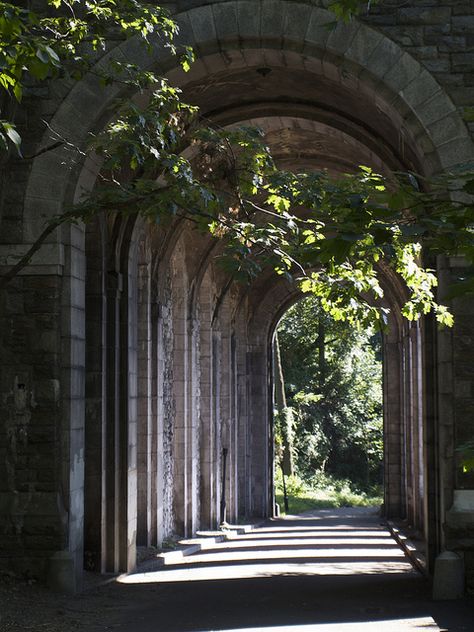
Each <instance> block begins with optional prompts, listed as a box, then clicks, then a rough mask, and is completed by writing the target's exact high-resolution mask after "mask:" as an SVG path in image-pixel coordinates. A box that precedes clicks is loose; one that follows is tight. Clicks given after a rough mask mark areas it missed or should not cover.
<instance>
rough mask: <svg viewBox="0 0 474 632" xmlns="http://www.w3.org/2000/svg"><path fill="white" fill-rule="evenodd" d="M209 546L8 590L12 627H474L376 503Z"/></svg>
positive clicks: (2, 619) (468, 607) (148, 631)
mask: <svg viewBox="0 0 474 632" xmlns="http://www.w3.org/2000/svg"><path fill="white" fill-rule="evenodd" d="M207 547H208V548H205V549H204V550H201V551H199V552H197V553H195V554H193V555H189V556H187V557H181V558H180V557H179V556H171V557H169V558H168V559H167V561H166V564H165V565H164V566H163V565H160V564H159V560H151V561H150V560H148V561H146V562H144V563H143V564H142V565H141V567H140V569H139V570H138V571H137V572H136V573H134V574H133V575H128V576H122V577H121V578H119V580H118V581H116V582H109V583H108V584H105V585H102V586H89V588H88V589H87V590H86V591H85V592H83V593H82V594H80V595H77V596H75V597H60V596H56V595H52V594H51V593H48V592H47V591H45V590H44V589H41V588H40V587H37V588H35V587H34V586H24V587H23V588H21V589H19V590H17V591H16V592H15V593H12V592H9V593H4V595H3V597H4V599H3V606H2V603H1V602H2V598H1V597H2V594H1V591H0V632H20V631H21V632H25V631H28V632H106V631H114V632H210V631H220V632H223V631H225V632H256V631H257V630H259V631H262V632H310V631H315V632H356V631H357V632H406V631H409V630H424V631H425V632H439V631H440V630H449V631H450V632H474V599H473V598H472V597H471V598H468V599H464V600H459V601H454V602H433V601H432V600H431V597H430V592H431V591H430V585H429V582H428V581H427V580H426V579H425V578H424V577H423V576H422V575H420V574H419V573H418V571H416V570H414V569H413V568H412V566H411V564H410V563H409V562H408V560H407V559H406V558H405V556H404V554H403V553H402V551H401V550H400V548H399V547H398V545H397V544H396V543H395V541H394V540H393V539H392V537H391V536H390V533H389V532H388V530H387V528H386V527H385V525H384V524H383V522H382V521H381V520H380V518H379V517H378V515H377V514H376V513H375V512H374V510H370V509H360V508H357V509H344V510H318V511H314V512H311V513H307V514H304V515H302V516H294V517H288V518H286V519H279V520H272V521H268V522H267V523H265V524H264V525H262V526H261V527H259V528H257V529H255V530H254V531H251V532H248V533H242V534H234V535H233V536H232V537H231V538H230V539H228V540H227V541H223V542H217V543H215V542H213V541H211V540H209V542H208V544H207ZM35 595H36V596H35ZM5 597H6V598H5ZM6 602H8V603H6ZM15 604H16V606H15V607H13V606H14V605H15ZM5 612H6V613H7V616H5V614H4V613H5Z"/></svg>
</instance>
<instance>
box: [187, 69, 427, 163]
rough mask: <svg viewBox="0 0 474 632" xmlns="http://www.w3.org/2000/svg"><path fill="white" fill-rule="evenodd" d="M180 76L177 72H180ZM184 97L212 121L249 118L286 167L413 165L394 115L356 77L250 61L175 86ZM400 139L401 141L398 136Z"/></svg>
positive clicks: (412, 155)
mask: <svg viewBox="0 0 474 632" xmlns="http://www.w3.org/2000/svg"><path fill="white" fill-rule="evenodd" d="M183 79H184V80H185V78H183ZM182 88H183V91H184V98H185V99H186V100H188V102H190V103H193V104H196V105H198V106H199V108H200V110H201V112H202V114H203V115H204V116H205V117H207V118H209V119H210V120H213V121H215V122H217V123H219V124H220V125H232V124H236V123H242V122H245V123H248V122H254V123H257V124H258V125H259V126H260V127H262V128H264V129H266V130H268V136H267V142H269V144H270V146H271V147H272V149H273V150H274V151H275V153H276V155H278V156H279V157H280V158H281V159H282V160H284V162H285V166H289V163H290V162H291V156H293V158H294V159H297V160H298V162H299V166H300V168H313V169H314V168H328V169H330V170H335V171H350V170H353V169H354V168H355V167H357V165H360V164H370V165H371V166H374V167H375V168H377V169H382V168H383V166H384V165H385V167H384V168H383V170H384V171H390V170H404V169H411V170H414V171H417V172H419V171H421V156H419V155H418V154H417V151H416V145H415V144H414V143H412V144H410V143H408V144H407V143H406V142H405V140H404V139H401V138H400V128H401V119H399V116H398V115H397V113H396V111H393V112H391V111H390V108H389V107H388V106H387V105H386V104H384V103H383V102H382V100H379V101H376V100H375V101H374V98H373V94H372V95H371V94H369V91H368V89H367V90H363V89H362V88H361V85H360V84H359V83H351V82H348V83H347V85H343V84H341V83H337V82H336V81H331V80H330V79H328V78H327V77H325V76H322V75H318V74H315V73H313V72H309V71H306V70H304V69H296V68H287V67H270V66H254V67H247V68H245V69H235V70H231V69H229V70H228V71H226V72H222V71H221V72H216V73H215V74H208V75H207V76H206V77H205V78H199V79H197V80H194V81H193V80H192V79H191V80H190V81H187V82H185V83H183V84H182ZM402 140H403V142H402Z"/></svg>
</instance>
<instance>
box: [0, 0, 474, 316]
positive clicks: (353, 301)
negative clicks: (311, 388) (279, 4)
mask: <svg viewBox="0 0 474 632" xmlns="http://www.w3.org/2000/svg"><path fill="white" fill-rule="evenodd" d="M362 6H364V3H360V2H356V1H354V0H340V1H339V2H332V3H330V8H331V9H332V10H333V12H334V13H335V14H336V17H338V18H340V19H349V18H350V17H351V16H352V15H354V14H355V13H357V11H358V10H359V9H360V8H361V7H362ZM46 7H47V10H46V11H44V12H42V13H40V12H34V11H32V10H30V9H24V8H22V7H20V6H17V5H14V4H9V3H0V11H1V13H0V42H1V47H0V85H1V86H2V87H3V89H4V90H6V91H7V92H8V94H9V95H10V96H11V98H12V99H14V100H15V99H16V100H17V101H19V100H21V98H22V94H23V91H24V89H25V88H27V87H28V85H29V83H31V81H45V80H51V79H54V78H56V77H59V76H70V77H72V78H77V79H78V78H80V77H82V76H83V75H84V74H85V73H86V72H94V73H96V72H97V69H96V67H95V65H94V64H95V61H96V60H97V58H98V55H99V54H101V52H102V51H103V50H105V49H107V47H108V46H109V43H114V42H117V41H120V40H121V39H124V38H127V37H132V36H133V37H135V38H137V39H138V40H139V41H141V42H142V44H143V45H144V46H151V43H152V39H153V41H154V38H159V39H161V41H162V42H163V43H164V44H165V45H166V46H168V47H169V48H170V50H172V51H173V52H175V53H176V54H179V55H180V59H181V63H182V66H183V68H184V69H185V70H186V69H188V68H189V65H190V63H192V51H190V49H189V48H184V49H183V50H180V51H178V50H177V49H176V48H175V45H174V43H173V37H174V35H175V34H176V33H177V26H176V24H175V23H174V22H173V20H172V19H171V18H170V17H169V15H168V14H167V13H166V11H165V10H163V9H161V8H159V7H156V6H154V5H149V4H145V3H141V2H139V1H138V0H86V1H85V2H83V1H80V0H72V1H71V2H66V0H48V2H47V3H46ZM100 78H101V80H102V82H103V84H104V85H106V84H108V83H117V82H118V83H120V84H121V85H125V86H126V87H127V88H128V91H129V93H133V92H135V93H142V95H143V99H142V102H144V104H143V105H140V106H139V105H137V103H136V102H135V101H132V100H130V99H126V100H124V101H123V103H122V104H118V105H117V112H116V116H115V117H114V118H113V119H112V120H111V121H110V123H109V124H108V126H107V127H106V128H105V129H104V131H103V132H102V133H100V134H99V135H97V136H96V137H93V138H92V140H91V143H90V145H89V147H88V148H86V153H90V152H95V153H96V154H98V155H99V156H101V158H102V159H103V161H104V162H103V170H102V172H101V175H100V178H99V184H98V186H97V187H96V188H95V190H94V191H93V192H92V194H91V195H89V196H88V197H87V198H86V199H85V200H84V201H83V202H82V203H81V204H80V205H79V206H77V207H75V208H72V209H66V210H65V212H64V214H63V215H62V216H61V217H59V218H54V219H53V221H52V222H51V224H50V225H49V227H46V228H45V232H44V233H43V234H42V235H40V237H39V242H41V243H42V241H44V239H45V234H47V232H48V231H52V230H54V229H55V228H56V227H57V226H58V225H59V224H60V223H61V221H79V220H81V221H83V220H84V221H87V220H88V219H90V218H91V217H93V216H94V215H95V214H96V213H99V212H102V211H106V212H111V211H110V209H114V211H112V212H116V213H120V214H127V213H133V214H139V215H141V216H143V217H145V218H147V219H148V220H149V221H151V222H155V223H156V222H157V223H161V224H163V223H166V222H169V221H170V219H175V218H181V219H185V220H187V221H189V222H192V223H193V224H194V225H195V226H196V227H197V229H198V230H201V231H206V232H210V234H211V235H212V236H214V237H215V238H219V239H221V240H223V243H224V244H225V252H224V254H223V256H222V257H221V263H222V265H223V266H224V267H225V268H226V269H227V271H228V272H229V274H231V275H232V277H233V278H234V279H235V280H236V281H248V280H249V279H252V278H254V277H255V276H256V275H258V274H259V273H260V271H261V270H262V269H263V268H264V267H266V266H271V267H273V268H274V269H275V271H276V273H277V274H281V275H285V276H286V277H288V279H291V280H292V281H293V282H296V283H299V284H300V286H301V288H302V290H303V291H304V292H312V293H314V294H316V295H318V296H319V297H320V302H321V306H322V307H323V309H324V310H326V311H327V312H328V313H329V314H330V315H331V316H332V317H333V318H334V319H336V320H348V321H349V322H352V323H359V324H360V325H361V326H366V325H367V324H368V323H371V322H379V323H381V322H383V319H384V314H383V310H380V309H379V308H377V307H376V305H377V302H378V301H380V299H381V297H382V295H383V290H382V286H381V269H382V264H383V265H384V266H391V267H392V268H393V269H394V270H395V271H396V273H397V274H399V275H400V276H401V278H402V279H403V280H404V281H405V283H406V286H407V290H408V300H407V302H406V304H405V306H404V308H403V313H404V315H405V316H406V317H407V318H409V319H416V318H419V317H420V316H421V315H423V314H426V313H428V312H430V311H433V312H434V313H435V315H436V318H437V319H438V321H439V322H440V323H441V324H444V325H451V324H452V317H451V315H450V313H449V311H448V309H447V308H446V307H445V306H443V305H439V304H438V303H437V301H436V297H435V292H436V289H435V288H436V277H435V275H434V274H433V272H432V271H430V270H429V269H427V268H425V267H424V265H423V257H424V256H425V255H429V256H432V255H434V254H437V253H443V254H460V255H462V256H465V257H467V259H468V260H469V261H470V262H473V263H474V243H473V232H472V225H473V220H474V209H473V206H472V204H470V199H471V198H470V197H469V196H471V195H472V193H473V192H474V176H473V175H472V171H470V170H469V169H468V168H466V170H465V171H463V172H459V173H455V174H451V175H448V176H447V177H446V178H445V179H444V180H442V181H440V182H439V183H429V188H430V192H429V193H428V192H426V191H425V190H424V189H427V187H426V186H425V184H424V183H422V184H423V186H422V187H420V186H419V181H417V180H416V178H415V177H414V176H413V175H412V174H408V176H407V174H399V176H398V180H397V181H396V182H393V183H392V182H391V183H387V182H386V180H385V179H384V178H383V177H382V176H380V175H378V174H376V173H374V172H373V171H372V170H371V169H370V168H368V167H365V166H361V168H360V171H359V172H358V173H355V174H347V175H345V176H344V177H341V178H339V179H335V178H333V177H331V176H330V175H329V174H328V173H326V172H315V173H292V172H287V171H282V170H280V169H279V168H278V166H277V165H275V163H274V161H273V159H272V156H271V151H270V149H269V148H268V147H267V145H266V143H265V139H264V137H263V135H262V133H261V132H260V131H259V130H258V129H255V128H244V127H243V128H240V129H232V130H229V129H221V128H218V127H216V126H214V125H213V124H212V122H210V121H207V120H204V119H202V118H201V116H200V114H199V112H198V111H197V109H196V108H195V107H193V106H192V105H188V104H186V103H184V102H183V100H182V95H181V93H180V91H179V89H177V88H175V87H173V86H171V85H170V84H169V82H168V81H167V80H166V79H164V78H163V77H161V76H159V75H157V74H156V73H154V72H151V71H144V70H142V69H141V68H138V67H136V66H134V65H133V64H131V63H129V62H127V61H123V62H118V61H114V62H111V63H110V65H109V67H108V68H106V69H103V70H101V74H100ZM20 142H21V139H20V137H19V135H18V132H17V130H16V129H15V127H14V125H13V124H12V123H11V122H9V121H6V120H2V121H1V123H0V144H3V147H4V148H7V147H8V146H9V145H12V144H13V145H14V146H16V148H17V150H18V151H20ZM64 142H69V141H68V140H67V139H65V140H64ZM56 144H57V143H56ZM69 144H70V143H69ZM184 149H188V153H187V154H186V157H185V155H184V154H183V150H184ZM45 150H46V149H43V150H41V151H45ZM76 151H77V156H76V159H77V160H82V159H83V158H84V149H83V148H76ZM421 188H422V189H423V190H420V189H421ZM450 188H454V189H455V191H450V190H449V189H450ZM454 193H456V194H463V195H464V197H463V198H457V197H456V195H453V194H454ZM466 196H467V197H466ZM457 199H460V200H461V201H457ZM466 200H467V202H466ZM34 248H37V245H34ZM28 256H29V255H27V256H26V257H25V258H24V259H22V260H21V261H20V262H19V264H18V265H17V266H15V268H13V269H12V271H11V272H10V273H8V274H7V275H5V276H4V277H3V279H0V286H1V285H2V284H3V285H4V284H6V283H7V282H8V281H9V280H10V279H11V278H12V276H13V275H14V274H15V273H16V272H17V271H18V270H19V269H21V267H22V266H23V265H25V264H26V262H27V261H28ZM460 281H461V285H460V286H459V291H463V292H465V291H473V290H474V282H473V280H472V276H466V277H465V278H463V279H461V280H460ZM362 297H364V298H362ZM367 297H368V298H369V299H370V302H368V301H367V300H366V298H367Z"/></svg>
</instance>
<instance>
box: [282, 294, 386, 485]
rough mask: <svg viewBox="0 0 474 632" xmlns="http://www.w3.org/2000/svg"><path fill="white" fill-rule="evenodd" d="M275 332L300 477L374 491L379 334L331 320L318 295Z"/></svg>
mask: <svg viewBox="0 0 474 632" xmlns="http://www.w3.org/2000/svg"><path fill="white" fill-rule="evenodd" d="M278 336H279V339H280V342H281V349H282V350H284V351H282V366H283V374H284V376H285V384H286V395H287V400H288V405H289V406H291V407H292V410H293V414H294V419H295V421H294V424H293V433H294V444H295V449H296V463H297V467H298V471H299V473H300V475H301V477H302V478H303V479H304V480H306V481H308V482H311V481H312V482H313V483H314V482H315V477H316V479H317V478H318V476H320V474H321V473H322V472H323V473H326V474H332V475H333V476H335V477H336V478H338V479H351V480H352V481H353V482H354V483H355V484H356V485H357V486H358V488H359V489H363V490H366V491H367V490H369V489H371V488H373V486H375V485H377V484H379V483H380V482H381V480H380V476H381V463H382V458H383V442H382V425H383V421H382V384H381V381H382V366H381V350H380V337H379V336H373V332H371V331H360V330H357V329H355V328H354V327H352V326H350V324H348V323H346V322H338V321H334V320H333V319H332V318H331V317H330V316H329V315H328V314H327V313H326V312H325V311H324V310H323V309H322V308H321V306H320V304H319V302H318V301H317V300H316V299H315V298H307V299H305V300H303V301H300V302H299V303H298V304H296V305H295V306H293V307H292V308H291V309H290V310H288V312H287V314H286V315H285V316H284V317H283V319H282V320H281V321H280V324H279V327H278ZM316 482H317V480H316Z"/></svg>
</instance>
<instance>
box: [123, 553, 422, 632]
mask: <svg viewBox="0 0 474 632" xmlns="http://www.w3.org/2000/svg"><path fill="white" fill-rule="evenodd" d="M411 572H415V571H413V569H412V567H411V565H410V564H409V563H408V562H406V561H404V560H400V561H399V562H394V561H390V562H382V561H380V562H378V561H370V562H368V561H353V562H331V563H330V564H325V563H323V562H321V563H310V562H302V563H296V562H291V563H286V564H285V563H276V564H244V565H239V564H236V565H223V566H206V567H201V568H200V567H188V568H186V567H184V568H182V569H176V568H170V569H167V568H163V569H160V570H158V571H149V572H145V573H134V574H132V575H123V576H121V577H119V578H118V580H117V581H118V582H120V583H121V584H154V583H157V584H164V583H171V582H190V581H215V580H225V579H252V578H260V577H275V576H286V577H298V576H311V575H326V576H335V575H374V574H378V575H380V574H390V575H394V574H406V573H411ZM295 630H296V628H295Z"/></svg>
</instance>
